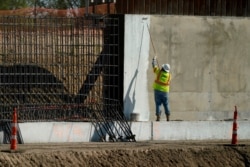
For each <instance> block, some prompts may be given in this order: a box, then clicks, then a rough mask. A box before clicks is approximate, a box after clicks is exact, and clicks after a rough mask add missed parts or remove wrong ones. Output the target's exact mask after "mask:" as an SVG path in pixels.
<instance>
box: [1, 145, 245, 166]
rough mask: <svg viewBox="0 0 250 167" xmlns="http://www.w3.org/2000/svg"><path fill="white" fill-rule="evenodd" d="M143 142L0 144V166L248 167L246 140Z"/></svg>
mask: <svg viewBox="0 0 250 167" xmlns="http://www.w3.org/2000/svg"><path fill="white" fill-rule="evenodd" d="M230 142H231V141H143V142H116V143H112V142H93V143H92V142H91V143H60V144H58V143H53V144H19V145H18V146H17V149H16V150H15V151H13V150H12V151H11V150H10V145H8V144H3V145H1V146H0V147H1V152H0V166H9V167H11V166H20V167H35V166H39V167H45V166H46V167H48V166H65V167H66V166H81V167H82V166H86V167H90V166H91V167H92V166H94V167H99V166H100V167H103V166H107V167H108V166H115V167H120V166H126V167H141V166H142V167H148V166H150V167H151V166H154V167H164V166H171V167H172V166H178V167H220V166H223V167H227V166H232V167H241V166H242V167H249V166H250V141H241V143H239V142H238V144H237V145H231V144H230Z"/></svg>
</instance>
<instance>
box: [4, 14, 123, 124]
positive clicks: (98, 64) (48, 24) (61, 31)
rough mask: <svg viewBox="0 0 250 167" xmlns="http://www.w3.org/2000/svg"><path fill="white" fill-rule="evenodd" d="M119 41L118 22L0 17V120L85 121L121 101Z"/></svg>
mask: <svg viewBox="0 0 250 167" xmlns="http://www.w3.org/2000/svg"><path fill="white" fill-rule="evenodd" d="M118 39H119V19H117V18H109V17H106V18H105V17H76V18H59V17H56V18H53V17H46V18H33V17H20V16H11V17H0V114H1V115H0V117H1V119H2V120H5V119H6V120H9V119H11V113H12V109H13V108H14V107H18V108H19V110H18V111H19V121H51V120H58V121H65V120H73V119H74V120H86V121H88V120H89V119H90V118H89V113H88V112H90V110H93V109H94V108H96V107H95V106H100V105H101V106H102V108H103V107H104V108H105V106H106V105H107V104H108V103H107V99H108V100H109V101H110V100H111V101H117V99H113V98H114V97H119V96H120V93H121V92H120V91H119V90H120V89H119V82H120V80H121V78H120V77H121V76H120V75H119V73H120V70H122V69H120V66H119V62H121V61H120V60H119V59H120V57H119V55H118V50H119V43H118V41H119V40H118ZM112 90H116V91H112ZM117 104H118V103H117V102H116V103H115V105H117ZM90 105H91V107H90ZM110 105H113V104H110ZM119 105H120V104H119ZM99 110H100V108H98V111H99ZM105 114H107V115H108V114H109V113H108V112H107V113H105Z"/></svg>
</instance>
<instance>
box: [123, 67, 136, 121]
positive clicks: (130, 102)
mask: <svg viewBox="0 0 250 167" xmlns="http://www.w3.org/2000/svg"><path fill="white" fill-rule="evenodd" d="M137 74H138V69H136V71H135V73H134V76H133V78H132V79H131V82H130V84H129V86H128V90H127V93H126V96H125V104H126V108H127V111H126V112H125V113H128V114H129V115H128V117H129V118H130V115H131V113H132V112H133V111H134V108H135V102H136V100H135V89H136V81H137ZM132 91H133V92H132ZM132 93H133V96H132V97H130V96H129V95H130V94H132Z"/></svg>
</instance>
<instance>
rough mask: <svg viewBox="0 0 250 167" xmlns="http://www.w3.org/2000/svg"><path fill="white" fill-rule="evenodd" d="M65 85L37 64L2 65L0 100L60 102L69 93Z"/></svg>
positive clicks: (4, 101)
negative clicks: (66, 91)
mask: <svg viewBox="0 0 250 167" xmlns="http://www.w3.org/2000/svg"><path fill="white" fill-rule="evenodd" d="M64 92H65V88H64V85H63V83H62V82H61V81H59V80H58V79H57V78H56V77H55V76H54V75H53V74H52V73H50V72H49V71H48V70H46V69H44V68H41V67H39V66H35V65H14V66H0V102H1V103H5V104H13V103H16V102H19V103H22V104H24V103H43V102H47V103H48V102H49V103H58V102H66V101H67V100H68V99H69V95H68V94H67V93H64Z"/></svg>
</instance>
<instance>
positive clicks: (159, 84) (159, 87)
mask: <svg viewBox="0 0 250 167" xmlns="http://www.w3.org/2000/svg"><path fill="white" fill-rule="evenodd" d="M152 66H153V71H154V73H155V74H156V78H155V81H154V84H153V88H154V97H155V106H156V111H155V114H156V121H160V117H161V110H160V106H161V105H163V107H164V109H165V114H166V120H167V121H169V117H170V110H169V104H168V94H169V84H170V79H171V75H170V65H169V64H163V65H162V66H161V68H160V67H158V63H157V60H156V57H154V58H153V60H152Z"/></svg>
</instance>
